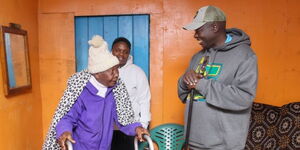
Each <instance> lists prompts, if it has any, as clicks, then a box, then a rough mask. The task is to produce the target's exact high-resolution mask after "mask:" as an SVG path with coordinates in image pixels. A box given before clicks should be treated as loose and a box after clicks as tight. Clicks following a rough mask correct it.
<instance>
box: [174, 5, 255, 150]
mask: <svg viewBox="0 0 300 150" xmlns="http://www.w3.org/2000/svg"><path fill="white" fill-rule="evenodd" d="M183 28H184V29H186V30H194V31H195V34H194V38H195V39H196V40H197V41H199V44H200V45H201V46H202V50H200V51H199V52H198V53H196V54H195V55H194V56H193V57H192V59H191V62H190V66H189V68H187V70H186V72H185V73H184V74H183V75H182V76H181V77H180V78H179V80H178V96H179V98H180V99H181V100H182V101H183V102H186V100H187V102H188V103H190V100H191V99H192V100H194V103H193V109H192V110H193V111H192V114H193V115H192V118H191V122H189V123H190V140H189V143H188V145H189V147H190V149H193V150H198V149H212V150H241V149H244V147H245V142H246V138H247V133H248V128H249V119H250V112H251V106H252V102H253V99H254V97H255V93H256V86H257V74H258V73H257V57H256V55H255V53H254V52H253V51H252V49H251V48H250V39H249V36H248V35H247V34H246V33H244V32H243V31H242V30H240V29H236V28H232V29H226V17H225V14H224V13H223V11H222V10H220V9H219V8H217V7H214V6H205V7H202V8H200V9H199V10H198V11H197V14H196V16H195V17H194V20H193V21H192V23H190V24H188V25H186V26H184V27H183ZM191 90H195V94H194V97H192V98H191V97H190V92H191ZM187 112H188V107H186V113H185V116H186V117H185V118H187ZM185 124H187V119H185Z"/></svg>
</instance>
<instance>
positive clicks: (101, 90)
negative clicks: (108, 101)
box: [89, 76, 107, 98]
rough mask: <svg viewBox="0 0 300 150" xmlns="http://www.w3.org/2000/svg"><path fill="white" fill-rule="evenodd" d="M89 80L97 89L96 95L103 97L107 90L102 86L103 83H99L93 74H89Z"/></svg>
mask: <svg viewBox="0 0 300 150" xmlns="http://www.w3.org/2000/svg"><path fill="white" fill-rule="evenodd" d="M89 81H90V82H91V83H92V85H93V86H94V87H95V88H96V89H97V90H98V92H97V95H98V96H100V97H103V98H105V94H106V92H107V87H106V86H104V85H103V84H101V83H100V82H98V81H97V80H96V78H95V77H94V76H91V78H90V80H89Z"/></svg>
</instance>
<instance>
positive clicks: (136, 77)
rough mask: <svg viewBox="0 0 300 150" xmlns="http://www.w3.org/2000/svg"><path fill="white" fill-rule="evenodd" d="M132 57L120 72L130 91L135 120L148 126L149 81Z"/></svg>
mask: <svg viewBox="0 0 300 150" xmlns="http://www.w3.org/2000/svg"><path fill="white" fill-rule="evenodd" d="M132 58H133V57H132V56H129V57H128V60H127V62H126V64H125V65H124V66H123V67H121V68H119V74H120V78H121V79H122V80H123V81H124V83H125V86H126V88H127V91H128V93H129V98H130V100H131V102H132V107H133V111H134V118H135V121H138V122H140V123H141V124H142V125H143V127H144V128H147V127H148V125H149V121H150V120H151V112H150V99H151V93H150V88H149V83H148V79H147V76H146V74H145V72H144V71H143V70H142V69H141V68H140V67H138V66H137V65H135V64H133V61H132Z"/></svg>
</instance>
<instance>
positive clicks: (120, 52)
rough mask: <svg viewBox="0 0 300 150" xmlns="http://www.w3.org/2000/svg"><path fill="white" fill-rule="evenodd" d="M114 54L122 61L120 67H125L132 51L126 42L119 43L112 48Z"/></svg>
mask: <svg viewBox="0 0 300 150" xmlns="http://www.w3.org/2000/svg"><path fill="white" fill-rule="evenodd" d="M112 54H113V55H114V56H116V57H117V58H118V59H119V61H120V67H123V66H124V65H125V64H126V62H127V59H128V57H129V54H130V49H129V47H128V45H127V44H126V43H125V42H122V41H120V42H118V43H116V44H115V45H114V46H113V48H112Z"/></svg>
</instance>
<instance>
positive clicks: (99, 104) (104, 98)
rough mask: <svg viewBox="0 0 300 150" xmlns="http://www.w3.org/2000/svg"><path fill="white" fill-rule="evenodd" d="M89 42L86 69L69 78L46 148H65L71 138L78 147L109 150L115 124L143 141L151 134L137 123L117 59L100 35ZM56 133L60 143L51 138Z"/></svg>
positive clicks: (89, 149)
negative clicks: (145, 136)
mask: <svg viewBox="0 0 300 150" xmlns="http://www.w3.org/2000/svg"><path fill="white" fill-rule="evenodd" d="M89 45H90V48H89V58H88V68H87V71H83V72H79V73H76V74H75V75H73V76H72V77H71V79H70V80H69V83H68V88H67V90H66V91H65V93H64V96H63V97H62V99H61V102H60V104H59V106H58V109H57V111H56V113H55V115H54V119H53V122H52V126H51V127H50V132H49V133H48V136H47V140H46V142H45V144H44V146H43V149H60V148H61V149H62V150H65V149H66V141H67V140H69V141H70V142H72V143H73V147H74V149H75V150H91V149H94V150H109V149H110V145H111V140H112V134H113V124H114V123H115V124H116V125H117V126H118V127H119V129H120V130H121V131H122V132H124V133H125V134H127V135H138V139H140V140H142V134H149V133H148V131H147V130H146V129H144V128H143V127H142V124H141V123H138V122H134V115H133V112H132V111H133V110H132V105H131V103H130V101H129V96H128V93H127V91H126V88H125V86H124V83H122V82H121V81H120V80H119V79H118V77H119V72H118V68H119V60H118V58H117V57H115V56H113V55H112V54H111V53H110V52H109V51H108V48H107V43H106V42H105V41H104V40H103V38H102V37H100V36H94V37H93V39H92V40H90V41H89ZM74 80H75V81H74ZM78 81H79V82H78ZM124 93H125V95H124ZM53 127H54V132H52V131H53ZM53 135H55V138H56V139H57V141H58V143H59V145H60V146H58V145H55V144H54V143H53V140H52V138H49V137H52V136H53ZM59 147H60V148H59Z"/></svg>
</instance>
